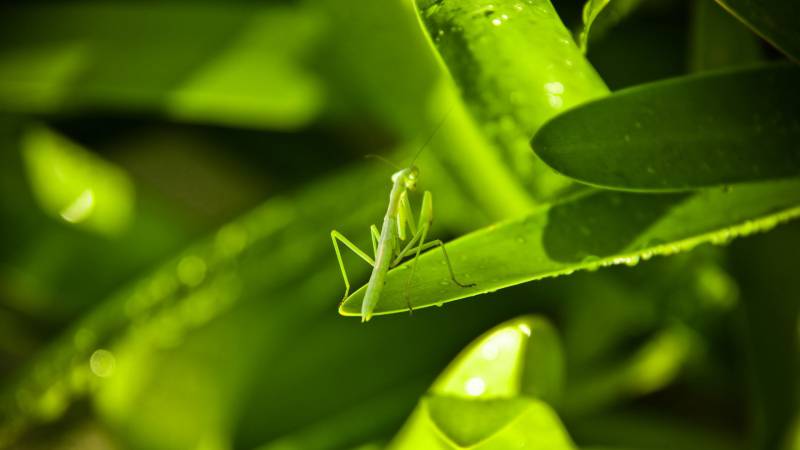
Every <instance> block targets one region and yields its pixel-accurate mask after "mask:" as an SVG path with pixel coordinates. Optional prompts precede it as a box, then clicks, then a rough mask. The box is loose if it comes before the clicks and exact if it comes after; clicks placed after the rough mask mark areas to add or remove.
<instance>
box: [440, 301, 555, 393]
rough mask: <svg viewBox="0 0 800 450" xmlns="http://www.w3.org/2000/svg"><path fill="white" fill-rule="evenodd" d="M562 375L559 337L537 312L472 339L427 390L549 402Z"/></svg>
mask: <svg viewBox="0 0 800 450" xmlns="http://www.w3.org/2000/svg"><path fill="white" fill-rule="evenodd" d="M563 377H564V357H563V354H562V350H561V341H560V339H559V337H558V334H557V333H556V331H555V330H554V329H553V327H552V326H551V325H550V324H549V323H548V322H547V321H546V320H544V319H541V318H538V317H536V316H526V317H521V318H519V319H516V320H512V321H508V322H506V323H504V324H503V325H501V326H498V327H497V328H496V329H493V330H491V331H489V332H487V333H486V334H485V335H484V336H482V337H480V338H479V339H476V340H475V342H473V343H472V344H470V346H468V347H467V348H466V349H464V351H463V352H462V353H461V354H460V355H459V356H458V358H456V360H455V361H454V362H453V363H451V364H450V366H448V367H447V369H445V371H444V372H443V373H442V375H441V376H440V377H439V379H438V380H437V381H436V383H434V385H433V387H431V392H433V393H436V394H441V395H447V396H462V397H463V396H467V397H472V398H499V397H502V398H512V397H516V396H519V395H523V394H524V395H528V396H531V397H535V398H541V399H544V400H547V401H552V400H554V399H556V398H557V397H558V396H559V395H560V391H561V384H562V382H563Z"/></svg>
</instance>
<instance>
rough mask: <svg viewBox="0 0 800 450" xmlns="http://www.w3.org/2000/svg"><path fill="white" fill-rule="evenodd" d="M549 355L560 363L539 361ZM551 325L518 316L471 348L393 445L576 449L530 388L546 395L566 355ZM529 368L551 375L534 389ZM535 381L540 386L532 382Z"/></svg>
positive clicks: (441, 379) (442, 378)
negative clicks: (543, 355)
mask: <svg viewBox="0 0 800 450" xmlns="http://www.w3.org/2000/svg"><path fill="white" fill-rule="evenodd" d="M531 348H536V349H537V350H543V349H544V350H546V351H549V352H550V353H551V355H556V358H555V359H553V358H551V357H546V358H541V355H542V352H541V351H538V352H531V351H529V350H530V349H531ZM560 352H561V350H560V344H559V341H558V337H557V335H556V334H555V331H554V330H553V329H552V327H551V326H550V325H549V323H548V322H547V321H546V320H543V319H541V318H538V317H535V316H527V317H521V318H518V319H514V320H511V321H508V322H506V323H504V324H501V325H499V326H497V327H495V328H494V329H492V330H490V331H488V332H487V333H485V334H484V335H483V336H481V337H480V338H478V339H477V340H475V341H474V342H473V343H472V344H470V345H469V346H468V347H467V348H466V349H465V350H464V351H462V352H461V354H460V355H459V356H458V357H457V358H456V359H455V360H454V361H453V362H452V363H451V364H450V366H449V367H448V368H447V369H446V370H445V371H444V372H443V373H442V375H440V376H439V378H438V380H437V381H436V382H435V383H434V385H433V386H432V387H431V390H430V393H429V395H428V396H426V397H425V398H423V399H422V401H421V402H420V405H419V406H418V408H417V410H416V411H415V412H414V413H412V415H411V418H409V420H408V422H407V423H406V425H405V426H404V428H403V429H402V430H401V431H400V433H399V434H398V435H397V437H396V438H395V440H394V441H393V442H392V444H391V445H390V446H389V448H391V449H404V448H409V449H411V448H430V449H436V448H440V449H455V448H465V447H469V448H477V449H505V448H512V446H515V447H521V448H530V449H572V448H573V446H572V443H571V442H570V439H569V437H568V436H567V434H566V432H565V431H564V430H563V427H562V425H561V423H560V421H559V419H558V417H557V416H556V415H555V413H554V412H553V411H552V410H551V409H550V408H549V407H548V406H547V404H545V403H544V402H542V401H539V400H534V398H532V397H528V396H527V395H526V391H539V392H543V391H547V388H548V385H553V384H554V383H553V381H551V380H555V379H556V378H558V381H557V382H555V384H560V378H561V372H562V370H563V368H562V366H561V361H560V359H561V354H560ZM526 371H536V372H539V373H548V374H552V379H551V380H548V381H546V382H545V383H544V384H543V385H540V386H531V385H530V384H529V383H528V382H529V381H530V379H529V378H530V377H526V376H524V375H523V374H524V373H525V372H526ZM533 384H536V383H533Z"/></svg>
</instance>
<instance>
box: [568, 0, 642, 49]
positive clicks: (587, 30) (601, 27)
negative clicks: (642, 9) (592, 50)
mask: <svg viewBox="0 0 800 450" xmlns="http://www.w3.org/2000/svg"><path fill="white" fill-rule="evenodd" d="M640 3H641V0H613V1H612V0H586V3H585V4H584V5H583V15H582V16H583V28H581V30H580V32H579V33H578V43H579V45H580V48H581V51H582V52H583V53H586V52H587V51H588V48H589V41H590V40H591V39H595V38H596V37H597V36H598V35H602V34H603V33H604V32H606V31H607V30H608V29H609V28H611V27H612V26H614V25H615V24H616V23H617V22H619V21H620V20H622V19H624V18H625V17H626V16H627V15H629V14H630V13H631V12H633V10H634V9H636V7H637V6H639V4H640Z"/></svg>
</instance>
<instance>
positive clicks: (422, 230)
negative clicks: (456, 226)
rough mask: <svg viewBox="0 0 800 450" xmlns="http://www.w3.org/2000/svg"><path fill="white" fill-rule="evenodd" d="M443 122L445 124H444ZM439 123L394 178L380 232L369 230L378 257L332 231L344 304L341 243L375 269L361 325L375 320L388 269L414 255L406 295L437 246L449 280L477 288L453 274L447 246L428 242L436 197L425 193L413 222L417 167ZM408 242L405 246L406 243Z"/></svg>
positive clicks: (345, 278) (369, 283)
mask: <svg viewBox="0 0 800 450" xmlns="http://www.w3.org/2000/svg"><path fill="white" fill-rule="evenodd" d="M443 122H444V120H443V121H442V123H443ZM442 123H439V125H438V126H437V128H436V130H434V132H433V133H432V134H431V136H430V137H429V138H428V140H427V141H426V142H425V144H423V146H422V147H420V149H419V151H417V154H416V155H415V156H414V159H413V160H412V162H411V164H410V165H409V166H408V167H406V168H404V169H400V170H398V171H397V172H395V173H394V174H392V178H391V179H392V190H391V192H390V193H389V206H388V207H387V208H386V215H384V217H383V225H382V226H381V229H380V231H378V228H377V227H376V226H375V225H374V224H373V225H372V226H371V227H370V234H371V237H372V251H373V254H374V255H375V258H374V259H373V258H372V257H370V256H369V255H368V254H367V253H366V252H364V251H363V250H361V249H360V248H358V247H357V246H356V245H355V244H353V243H352V242H350V240H348V239H347V238H346V237H345V236H344V235H343V234H341V233H339V232H338V231H336V230H333V231H331V240H332V241H333V248H334V250H335V251H336V258H337V259H338V261H339V268H340V269H341V271H342V278H343V279H344V286H345V291H344V297H343V298H342V302H344V301H345V300H346V299H347V297H348V295H349V294H350V281H349V280H348V279H347V271H346V270H345V267H344V262H343V261H342V254H341V252H340V251H339V242H341V243H343V244H344V245H345V246H347V248H349V249H350V250H352V251H353V253H355V254H356V255H358V256H359V257H360V258H361V259H363V260H364V261H366V262H367V263H368V264H370V265H371V266H372V274H371V275H370V277H369V282H368V283H367V290H366V292H365V293H364V299H363V301H362V303H361V321H362V322H367V321H369V320H370V318H371V317H372V313H373V311H374V310H375V307H376V306H377V304H378V301H379V300H380V298H381V292H382V291H383V285H384V284H385V282H386V274H387V272H388V271H389V269H391V268H393V267H396V266H397V265H398V264H400V263H401V262H403V260H404V259H405V258H406V257H408V256H411V254H412V253H413V254H414V260H413V262H412V265H411V274H410V275H409V277H408V281H407V286H406V293H407V292H408V287H409V286H410V284H411V280H412V279H413V278H414V272H415V270H416V268H417V260H418V259H419V255H420V253H421V252H422V251H423V250H427V249H430V248H432V247H436V246H438V247H439V248H441V249H442V255H443V256H444V260H445V262H446V263H447V269H448V270H449V271H450V279H451V280H452V281H453V283H455V284H457V285H458V286H461V287H464V288H467V287H472V286H475V285H474V284H464V283H461V282H459V281H458V280H457V279H456V277H455V274H454V273H453V266H452V264H451V263H450V258H449V257H448V256H447V250H445V248H444V243H442V241H441V240H439V239H436V240H432V241H430V242H425V238H426V237H427V236H428V231H429V230H430V227H431V223H432V222H433V197H432V195H431V193H430V191H425V193H424V194H423V195H422V206H421V207H420V212H419V222H416V223H415V221H414V212H413V210H412V208H411V203H410V202H409V199H408V192H409V191H413V190H415V189H416V186H417V178H418V177H419V169H418V168H417V167H416V166H415V165H414V161H416V159H417V157H418V156H419V154H420V153H421V152H422V150H423V149H424V148H425V147H426V146H427V145H428V143H429V142H430V140H431V139H432V138H433V136H434V135H435V134H436V132H437V131H438V130H439V128H440V127H441V125H442ZM406 228H408V231H410V239H409V240H408V242H405V241H406V238H407V237H409V234H408V233H406ZM404 242H405V243H404ZM406 303H407V305H408V310H409V311H413V308H412V307H411V302H410V300H409V299H408V297H406Z"/></svg>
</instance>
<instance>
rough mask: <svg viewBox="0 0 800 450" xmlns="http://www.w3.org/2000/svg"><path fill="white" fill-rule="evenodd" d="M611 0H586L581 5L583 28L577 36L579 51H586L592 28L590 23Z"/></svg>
mask: <svg viewBox="0 0 800 450" xmlns="http://www.w3.org/2000/svg"><path fill="white" fill-rule="evenodd" d="M610 2H611V0H586V4H584V5H583V29H582V30H581V32H580V35H579V36H578V40H579V43H578V44H579V45H580V47H581V51H583V52H584V53H586V49H587V47H588V44H589V32H590V31H591V29H592V24H593V23H594V20H595V19H597V16H598V15H599V14H600V13H601V12H602V11H603V9H605V7H606V6H608V4H609V3H610Z"/></svg>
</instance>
